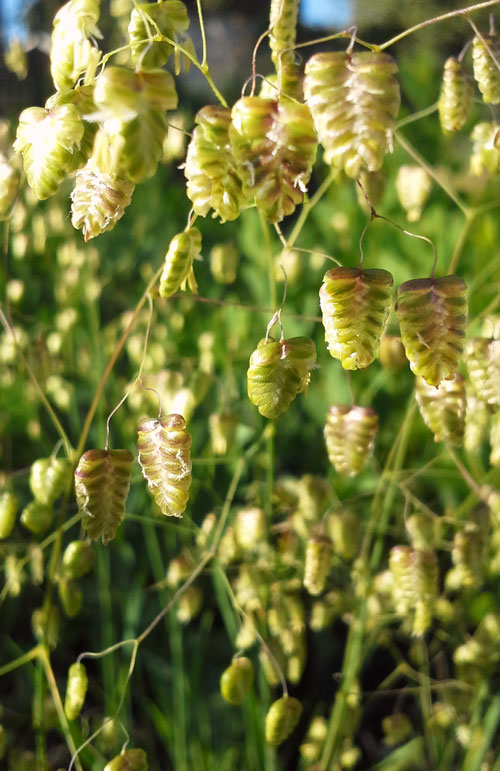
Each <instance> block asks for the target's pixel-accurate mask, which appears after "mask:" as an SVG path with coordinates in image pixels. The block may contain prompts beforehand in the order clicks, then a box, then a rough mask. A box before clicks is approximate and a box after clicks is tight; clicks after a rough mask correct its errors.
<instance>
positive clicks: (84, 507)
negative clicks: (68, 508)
mask: <svg viewBox="0 0 500 771" xmlns="http://www.w3.org/2000/svg"><path fill="white" fill-rule="evenodd" d="M133 459H134V456H133V455H132V453H131V452H130V451H129V450H87V452H85V453H84V454H83V455H82V457H81V458H80V460H79V462H78V466H77V469H76V471H75V493H76V500H77V503H78V508H79V510H80V512H81V514H82V526H83V528H84V529H85V530H86V531H87V535H88V536H89V538H92V539H94V540H98V539H99V538H102V542H103V544H107V543H109V541H112V540H113V538H114V537H115V534H116V531H117V529H118V527H119V526H120V524H121V522H122V520H123V518H124V517H125V503H126V501H127V496H128V491H129V489H130V479H131V475H132V461H133Z"/></svg>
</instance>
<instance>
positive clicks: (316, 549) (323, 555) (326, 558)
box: [304, 533, 333, 595]
mask: <svg viewBox="0 0 500 771" xmlns="http://www.w3.org/2000/svg"><path fill="white" fill-rule="evenodd" d="M332 557H333V544H332V542H331V540H330V539H329V538H328V536H326V535H322V534H321V533H319V534H318V535H314V536H312V537H311V538H309V540H308V542H307V545H306V556H305V562H304V586H305V588H306V589H307V591H308V592H309V594H312V595H318V594H321V592H322V591H323V590H324V588H325V586H326V582H327V580H328V576H329V575H330V570H331V567H332Z"/></svg>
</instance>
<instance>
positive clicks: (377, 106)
mask: <svg viewBox="0 0 500 771" xmlns="http://www.w3.org/2000/svg"><path fill="white" fill-rule="evenodd" d="M397 71H398V68H397V65H396V62H395V61H394V59H393V58H392V57H391V56H389V55H388V54H385V53H359V54H353V55H350V54H347V53H343V52H333V53H319V54H315V55H314V56H312V57H311V58H310V59H309V61H308V62H307V64H306V68H305V78H304V96H305V100H306V103H307V104H308V105H309V108H310V110H311V113H312V116H313V120H314V125H315V126H316V131H317V132H318V137H319V141H320V142H321V144H322V145H323V147H324V148H325V156H324V157H325V161H326V163H328V164H331V165H333V166H335V167H336V168H340V169H343V170H344V171H345V173H346V174H347V175H348V176H349V177H353V178H356V177H358V176H359V173H360V171H361V170H363V169H366V170H367V171H377V170H378V169H380V168H381V167H382V163H383V160H384V155H385V154H386V153H387V152H388V151H390V150H392V134H393V130H394V125H395V121H396V117H397V114H398V111H399V103H400V93H399V84H398V81H397V80H396V77H395V75H396V73H397Z"/></svg>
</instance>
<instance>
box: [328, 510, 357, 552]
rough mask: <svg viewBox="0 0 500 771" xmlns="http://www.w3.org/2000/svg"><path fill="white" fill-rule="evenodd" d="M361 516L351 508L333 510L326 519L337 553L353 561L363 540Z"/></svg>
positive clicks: (334, 549)
mask: <svg viewBox="0 0 500 771" xmlns="http://www.w3.org/2000/svg"><path fill="white" fill-rule="evenodd" d="M361 523H362V521H361V518H360V517H359V515H358V514H356V513H355V512H353V511H349V509H345V510H343V511H337V512H333V513H332V514H329V515H328V518H327V520H326V531H327V533H328V535H329V536H330V538H331V539H332V543H333V551H334V553H335V554H338V556H339V557H340V558H341V559H343V560H345V561H346V562H351V561H352V560H353V559H354V557H355V556H356V554H357V553H358V549H359V544H360V540H361V535H362V533H361Z"/></svg>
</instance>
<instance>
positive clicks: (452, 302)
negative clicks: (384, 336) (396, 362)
mask: <svg viewBox="0 0 500 771" xmlns="http://www.w3.org/2000/svg"><path fill="white" fill-rule="evenodd" d="M396 315H397V317H398V320H399V326H400V329H401V340H402V343H403V345H404V347H405V351H406V357H407V359H408V360H409V362H410V369H411V370H412V372H413V373H414V374H415V375H420V377H422V378H424V380H426V381H427V383H428V384H429V385H434V386H438V385H439V384H440V382H441V381H442V380H453V378H454V377H455V375H456V373H457V369H458V364H459V359H460V356H461V354H462V348H463V339H464V337H465V327H466V324H467V286H466V284H465V281H464V280H463V279H461V278H458V276H444V277H443V278H417V279H412V280H411V281H406V282H405V283H404V284H402V285H401V286H400V287H399V289H398V296H397V304H396Z"/></svg>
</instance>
